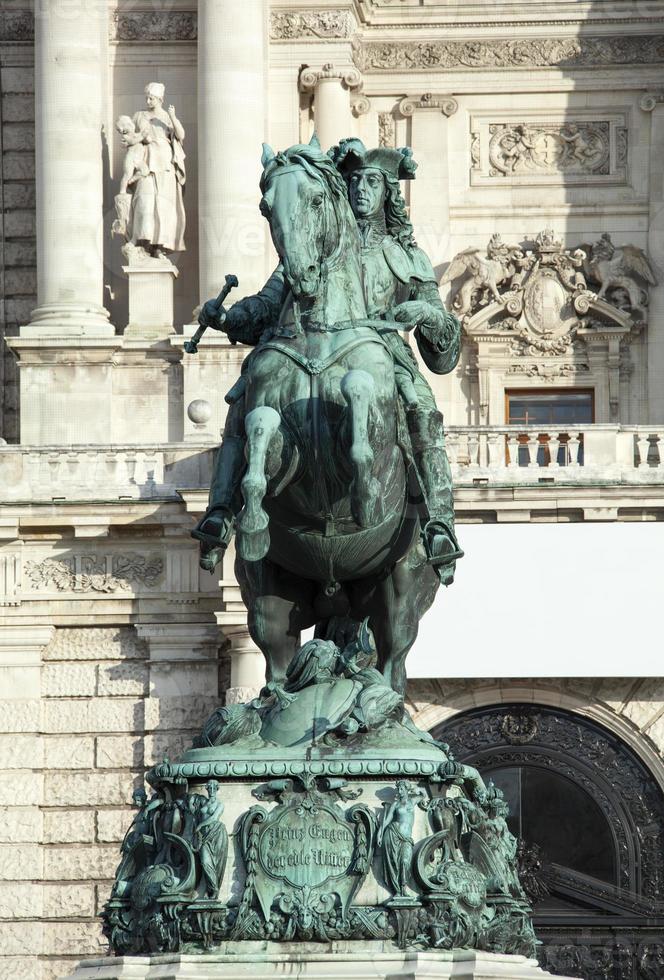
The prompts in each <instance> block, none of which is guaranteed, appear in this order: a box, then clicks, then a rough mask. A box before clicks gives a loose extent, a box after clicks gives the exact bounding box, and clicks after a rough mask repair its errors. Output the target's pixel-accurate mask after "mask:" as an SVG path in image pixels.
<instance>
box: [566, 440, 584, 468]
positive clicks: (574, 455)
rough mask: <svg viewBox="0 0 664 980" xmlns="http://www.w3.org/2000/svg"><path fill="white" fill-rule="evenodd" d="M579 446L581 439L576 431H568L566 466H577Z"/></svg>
mask: <svg viewBox="0 0 664 980" xmlns="http://www.w3.org/2000/svg"><path fill="white" fill-rule="evenodd" d="M580 446H581V440H580V439H579V433H578V432H570V434H569V439H568V441H567V448H568V449H569V462H568V464H567V465H568V466H578V465H579V448H580Z"/></svg>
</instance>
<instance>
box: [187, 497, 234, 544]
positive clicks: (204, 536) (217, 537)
mask: <svg viewBox="0 0 664 980" xmlns="http://www.w3.org/2000/svg"><path fill="white" fill-rule="evenodd" d="M214 514H223V517H224V521H223V523H222V525H221V531H220V532H219V533H215V534H209V533H206V532H205V531H204V530H203V528H204V527H205V522H206V521H207V519H208V518H209V517H212V516H213V515H214ZM234 527H235V518H234V516H233V512H232V511H231V509H230V507H226V506H225V505H223V504H217V505H215V506H214V507H209V508H208V509H207V510H206V511H205V513H204V514H203V516H202V517H201V519H200V521H199V522H198V524H197V525H196V526H195V527H194V528H192V530H191V531H190V532H189V533H190V534H191V536H192V538H196V540H197V541H202V542H203V543H204V544H206V545H210V546H211V547H212V548H221V549H223V550H225V549H226V548H227V547H228V546H229V544H230V543H231V540H232V538H233V531H234Z"/></svg>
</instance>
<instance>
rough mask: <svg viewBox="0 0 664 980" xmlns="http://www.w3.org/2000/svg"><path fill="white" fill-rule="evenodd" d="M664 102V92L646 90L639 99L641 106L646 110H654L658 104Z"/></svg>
mask: <svg viewBox="0 0 664 980" xmlns="http://www.w3.org/2000/svg"><path fill="white" fill-rule="evenodd" d="M662 103H664V92H644V93H643V95H642V96H641V98H640V99H639V108H640V109H643V111H644V112H652V111H653V109H655V107H656V106H657V105H661V104H662Z"/></svg>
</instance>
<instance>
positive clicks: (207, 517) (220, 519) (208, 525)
mask: <svg viewBox="0 0 664 980" xmlns="http://www.w3.org/2000/svg"><path fill="white" fill-rule="evenodd" d="M244 446H245V440H244V438H243V437H242V436H236V435H233V436H232V435H225V436H224V439H223V442H222V444H221V446H220V447H219V450H218V451H217V455H216V458H215V465H214V472H213V475H212V482H211V484H210V499H209V503H208V508H207V510H206V511H205V513H204V514H203V516H202V517H201V519H200V521H199V522H198V524H197V525H196V527H195V528H194V529H193V531H192V532H191V536H192V537H193V538H197V539H198V541H200V557H199V564H200V566H201V568H203V569H205V571H208V572H213V571H214V569H215V566H216V565H217V564H218V563H219V562H220V561H221V559H222V558H223V556H224V552H225V551H226V548H227V547H228V545H229V544H230V543H231V540H232V538H233V533H234V530H235V508H234V503H235V501H236V498H237V495H238V490H239V486H240V480H241V478H242V473H243V471H244V467H245V458H244Z"/></svg>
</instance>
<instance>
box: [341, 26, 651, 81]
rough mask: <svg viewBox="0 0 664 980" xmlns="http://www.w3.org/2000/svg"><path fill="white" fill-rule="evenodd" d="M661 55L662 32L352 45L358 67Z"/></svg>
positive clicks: (561, 62) (536, 64) (560, 64)
mask: <svg viewBox="0 0 664 980" xmlns="http://www.w3.org/2000/svg"><path fill="white" fill-rule="evenodd" d="M663 58H664V35H662V34H646V35H633V34H632V35H626V36H622V37H616V36H611V37H608V36H607V37H601V36H598V37H590V36H586V37H541V38H525V37H524V38H516V39H506V38H486V39H483V40H480V41H478V40H475V39H472V40H458V41H457V40H450V39H445V40H440V41H438V40H436V41H428V40H427V41H420V40H417V41H398V40H366V41H359V42H358V43H357V44H356V46H355V53H354V60H355V64H356V65H357V67H358V68H359V69H360V70H361V71H366V72H374V71H431V69H437V70H439V71H445V70H448V71H449V70H454V69H456V68H470V69H476V70H479V71H481V70H483V69H484V70H486V69H487V68H498V69H500V68H503V69H515V68H560V69H561V70H563V71H570V70H572V69H574V68H585V67H594V66H601V65H630V64H634V65H652V64H658V63H659V62H661V61H662V59H663Z"/></svg>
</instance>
